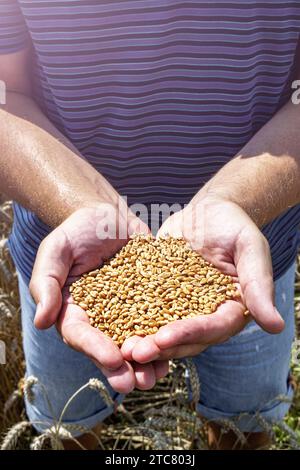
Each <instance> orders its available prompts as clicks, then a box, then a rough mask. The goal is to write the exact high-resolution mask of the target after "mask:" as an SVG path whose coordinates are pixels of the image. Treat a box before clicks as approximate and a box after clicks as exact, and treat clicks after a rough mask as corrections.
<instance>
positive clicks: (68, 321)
mask: <svg viewBox="0 0 300 470" xmlns="http://www.w3.org/2000/svg"><path fill="white" fill-rule="evenodd" d="M57 329H58V331H59V332H60V334H61V335H62V337H63V339H64V341H65V342H66V343H67V344H68V345H69V346H70V347H72V348H73V349H76V351H80V352H82V353H84V354H85V355H87V356H88V357H89V358H90V359H92V360H94V361H97V362H98V363H99V364H101V365H102V366H103V367H104V368H105V369H110V370H117V369H119V368H120V367H121V366H122V365H123V364H124V360H123V357H122V354H121V352H120V350H119V348H118V346H117V345H116V344H115V343H114V342H113V341H112V340H111V338H109V337H108V336H106V335H105V334H104V333H101V332H100V331H99V330H97V329H96V328H94V327H92V326H91V325H90V324H89V321H88V317H87V315H86V313H85V312H84V311H83V310H82V309H81V308H80V307H79V306H78V305H75V304H67V305H64V306H63V308H62V311H61V314H60V315H59V318H58V321H57Z"/></svg>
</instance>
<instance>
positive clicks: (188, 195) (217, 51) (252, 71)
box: [0, 0, 300, 448]
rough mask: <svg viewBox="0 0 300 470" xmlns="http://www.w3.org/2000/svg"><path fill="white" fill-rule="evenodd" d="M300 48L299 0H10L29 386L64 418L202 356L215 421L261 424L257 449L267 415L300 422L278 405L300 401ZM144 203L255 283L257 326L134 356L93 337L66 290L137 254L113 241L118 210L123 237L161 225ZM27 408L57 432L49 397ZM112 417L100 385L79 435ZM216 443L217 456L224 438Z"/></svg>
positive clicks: (13, 152)
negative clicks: (121, 255)
mask: <svg viewBox="0 0 300 470" xmlns="http://www.w3.org/2000/svg"><path fill="white" fill-rule="evenodd" d="M299 34H300V4H299V3H298V2H289V1H288V2H285V3H284V4H282V2H280V1H279V0H275V1H273V2H268V1H250V0H249V1H248V0H247V1H244V2H240V1H238V0H233V1H231V2H223V1H222V2H202V1H195V2H192V3H186V2H176V1H175V0H164V1H161V0H160V1H157V0H150V1H147V2H144V1H142V0H139V1H136V0H135V1H132V0H127V1H124V0H120V1H108V0H107V1H103V2H102V1H99V2H95V1H92V0H90V1H89V0H85V1H83V0H74V1H68V2H67V1H58V0H57V1H56V0H54V1H51V2H47V1H43V0H26V1H25V0H0V54H1V56H0V79H1V80H3V82H5V83H6V87H7V104H6V106H4V107H3V109H2V111H1V126H0V149H1V151H0V159H1V168H2V170H1V176H0V181H1V187H2V188H3V190H4V191H5V192H6V193H7V194H8V196H9V197H11V198H12V199H14V201H16V203H15V204H14V215H15V218H14V227H13V230H12V234H11V238H10V249H11V253H12V255H13V258H14V260H15V263H16V267H17V270H18V273H19V280H20V294H21V303H22V323H23V331H24V350H25V356H26V366H27V374H28V375H34V376H36V377H38V379H39V380H40V382H42V383H43V384H44V385H45V387H46V389H47V391H48V395H49V397H50V399H51V402H52V408H53V413H54V414H55V416H56V417H57V416H59V414H60V411H61V409H62V407H63V405H64V404H65V402H66V400H67V398H68V397H69V396H70V395H71V394H72V393H73V392H74V391H75V390H77V389H78V388H79V387H80V386H81V385H82V384H84V383H85V382H87V380H88V379H89V378H91V377H98V378H101V379H102V380H105V381H106V383H107V385H108V387H109V391H110V393H111V395H112V397H113V399H114V400H115V402H116V403H117V402H119V401H120V400H121V399H122V396H123V394H124V393H128V392H130V391H131V390H132V389H133V388H134V387H137V388H140V389H142V390H146V389H149V388H151V387H153V386H154V384H155V382H156V381H157V380H158V379H159V378H160V377H163V376H164V375H165V374H166V373H167V371H168V360H169V359H171V358H174V357H177V358H184V357H187V356H192V357H193V360H194V363H195V366H196V369H197V371H198V373H199V379H200V381H201V397H200V402H199V403H198V407H197V409H198V411H199V413H200V414H201V415H202V416H204V417H206V418H208V419H210V420H211V419H214V420H218V419H220V418H224V417H226V418H230V419H231V418H234V417H238V416H239V415H240V414H241V413H242V418H241V419H240V420H239V421H238V426H239V427H240V429H241V430H242V431H243V432H245V433H247V437H248V442H249V446H250V447H252V448H255V447H259V446H261V445H264V444H265V443H266V436H265V435H264V433H263V432H262V430H261V428H260V426H259V423H258V422H256V420H255V413H256V411H257V410H259V411H260V413H261V415H262V416H263V417H265V418H266V419H267V420H271V421H272V420H278V419H282V418H283V416H284V415H285V413H286V411H287V409H288V404H287V403H286V402H284V403H283V402H280V401H279V400H278V398H277V397H278V395H282V394H286V395H287V396H288V397H290V396H291V393H292V391H291V387H290V384H289V358H290V349H291V343H292V340H293V336H294V329H293V328H294V327H293V280H294V269H295V257H296V253H297V248H298V245H299V231H298V227H299V222H300V207H299V205H298V204H299V202H300V185H299V176H300V170H299V168H300V143H299V138H298V129H299V124H300V112H299V109H298V108H297V106H295V105H293V103H292V101H291V95H292V82H293V80H294V79H295V78H297V67H296V65H297V63H296V62H297V61H296V57H297V54H296V52H297V46H298V41H299ZM119 195H122V196H123V197H124V196H126V197H127V204H128V207H127V206H126V204H125V203H123V202H122V201H121V199H120V197H119ZM141 203H142V204H145V205H146V206H147V207H148V208H149V207H150V205H151V204H163V203H167V204H170V205H173V204H177V205H178V204H180V207H181V208H182V210H181V211H178V212H176V213H175V214H174V215H172V216H170V217H169V218H168V219H167V220H166V221H165V222H164V223H163V225H162V227H161V228H160V232H159V234H161V233H166V232H167V233H169V234H171V235H174V236H177V235H178V234H180V235H183V236H184V237H185V238H186V239H187V241H190V242H191V243H192V244H193V246H194V247H195V248H196V249H200V250H201V253H203V255H204V256H205V257H206V258H207V259H209V260H210V261H212V262H213V263H214V264H215V265H217V266H218V267H219V268H220V269H222V270H223V271H224V272H227V273H229V274H232V275H233V276H236V277H238V280H239V283H240V287H241V291H242V296H243V302H244V305H245V306H246V308H247V309H248V310H249V311H250V313H251V318H252V319H254V322H251V323H249V324H247V323H248V322H249V317H247V316H246V317H245V316H244V315H243V311H244V308H243V307H242V306H241V305H240V304H238V303H231V304H228V305H227V306H225V307H222V309H220V311H219V312H218V313H216V314H214V315H212V316H209V317H203V318H201V317H199V318H198V319H191V320H186V321H182V322H179V323H178V322H177V323H173V324H172V325H169V326H166V327H164V328H162V329H161V330H160V331H159V332H158V333H157V334H156V335H152V336H149V337H146V338H142V339H141V338H133V339H131V340H130V341H129V340H128V342H126V343H125V344H124V345H123V347H122V349H121V350H119V349H118V348H117V347H116V345H114V344H113V342H112V341H110V339H108V338H107V337H105V336H104V335H102V334H101V333H100V332H99V331H98V330H96V329H93V328H92V327H91V326H90V325H89V324H88V322H87V320H86V316H85V314H84V312H83V311H82V310H81V309H80V308H79V307H76V306H75V305H73V304H72V303H71V301H70V298H69V297H68V296H67V295H65V291H66V289H65V290H64V291H63V292H62V289H63V287H64V286H65V285H66V286H67V285H68V284H69V283H70V282H72V280H73V279H74V278H75V277H76V276H78V275H80V274H82V273H84V272H86V271H88V270H90V269H94V268H95V267H97V266H99V265H100V264H101V263H102V262H103V260H104V259H107V258H109V257H111V256H113V254H114V253H115V252H116V251H117V250H118V249H119V248H120V247H121V246H122V245H123V244H124V243H126V238H124V237H123V238H122V237H120V236H119V237H118V236H117V237H108V238H107V239H103V237H98V236H97V233H99V231H100V232H103V231H105V229H106V223H107V213H108V215H109V214H110V216H111V218H114V217H113V214H114V213H117V214H118V217H117V220H118V227H117V231H118V233H120V232H121V231H124V227H125V232H126V236H127V234H128V235H130V233H131V232H133V231H142V232H145V231H147V230H148V228H147V226H146V223H145V222H147V223H148V222H149V221H145V220H144V221H141V220H139V219H137V217H136V215H135V214H134V212H135V211H134V210H133V207H132V204H141ZM103 207H105V208H107V207H110V208H111V213H110V210H109V209H108V211H107V210H106V209H105V210H104V209H103ZM150 219H151V217H150ZM261 230H262V231H261ZM49 233H50V234H49ZM42 240H43V241H42ZM37 250H38V253H37ZM270 254H271V255H270ZM33 266H34V268H33ZM272 268H273V272H272ZM32 270H33V271H32ZM30 279H31V281H30ZM273 279H274V280H275V303H274V298H273ZM29 281H30V292H31V295H32V297H33V298H31V296H30V293H29ZM278 311H279V312H280V314H281V315H280V314H279V313H278ZM284 322H285V328H284ZM34 325H35V326H34ZM55 325H56V327H57V329H58V331H59V333H58V332H57V330H56V328H55ZM236 333H238V334H236ZM270 333H278V334H277V335H272V334H270ZM60 335H61V336H60ZM65 343H66V344H65ZM218 343H222V344H218ZM208 346H210V347H208ZM71 348H73V349H71ZM74 349H75V350H77V351H79V352H76V351H74ZM82 353H83V354H82ZM26 406H27V413H28V416H29V418H30V419H31V420H32V422H35V423H36V424H35V426H36V428H37V429H38V430H42V429H43V428H44V427H45V426H48V425H49V422H50V423H51V421H52V417H51V413H50V411H49V409H48V406H47V403H46V402H45V399H44V397H43V395H42V392H41V391H40V389H38V388H37V390H36V399H35V402H34V403H33V404H31V403H27V404H26ZM111 412H112V409H109V408H107V407H106V406H105V404H104V403H103V402H102V401H101V399H100V397H99V396H98V395H97V394H96V393H95V392H94V391H92V390H88V391H86V392H85V393H83V394H82V395H80V397H78V399H77V400H76V401H74V403H73V404H72V406H71V407H70V408H69V409H68V411H67V413H66V414H65V416H64V422H66V423H72V424H79V425H84V426H86V427H88V428H92V427H95V426H96V425H97V424H98V423H99V422H101V421H103V419H104V418H105V417H106V416H108V415H109V414H110V413H111ZM37 422H38V423H37ZM39 423H46V424H45V425H43V424H39ZM210 433H211V434H210V439H211V445H212V446H215V445H216V442H217V440H218V439H219V428H218V426H217V425H215V426H212V427H211V430H210ZM78 434H80V433H77V435H78ZM75 435H76V433H75ZM82 439H84V437H82ZM220 445H221V447H223V448H228V447H230V446H231V445H232V443H231V436H229V437H228V439H227V440H226V439H223V440H222V439H221V444H220Z"/></svg>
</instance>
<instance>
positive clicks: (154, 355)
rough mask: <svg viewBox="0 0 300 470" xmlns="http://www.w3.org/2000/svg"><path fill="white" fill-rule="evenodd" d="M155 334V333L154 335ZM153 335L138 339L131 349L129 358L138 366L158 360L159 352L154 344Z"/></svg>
mask: <svg viewBox="0 0 300 470" xmlns="http://www.w3.org/2000/svg"><path fill="white" fill-rule="evenodd" d="M156 334H157V333H156ZM154 338H155V335H149V336H145V337H144V338H140V340H139V341H136V342H135V343H134V344H133V347H132V349H131V358H132V360H134V361H137V362H139V363H140V364H146V363H148V362H152V361H155V360H156V359H160V354H161V350H160V348H159V347H158V345H157V344H156V342H155V340H154Z"/></svg>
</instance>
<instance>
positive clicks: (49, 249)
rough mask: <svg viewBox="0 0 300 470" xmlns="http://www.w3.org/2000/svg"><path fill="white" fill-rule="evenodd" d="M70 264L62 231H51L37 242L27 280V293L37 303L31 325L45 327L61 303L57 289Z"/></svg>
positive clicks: (63, 281)
mask: <svg viewBox="0 0 300 470" xmlns="http://www.w3.org/2000/svg"><path fill="white" fill-rule="evenodd" d="M70 266H71V254H70V252H69V250H68V243H67V242H66V240H65V238H64V236H63V234H61V235H59V236H57V234H56V233H55V231H54V232H52V233H51V234H50V235H49V236H48V237H47V238H46V239H45V240H44V241H43V242H42V243H41V245H40V248H39V250H38V253H37V257H36V261H35V264H34V268H33V273H32V277H31V281H30V285H29V288H30V292H31V295H32V297H33V299H34V301H35V303H36V304H37V310H36V315H35V320H34V324H35V326H36V327H37V328H41V329H43V328H49V327H50V326H51V325H53V324H54V323H55V321H56V318H57V316H58V314H59V311H60V309H61V305H62V294H61V289H62V287H63V285H64V283H65V281H66V278H67V275H68V272H69V269H70Z"/></svg>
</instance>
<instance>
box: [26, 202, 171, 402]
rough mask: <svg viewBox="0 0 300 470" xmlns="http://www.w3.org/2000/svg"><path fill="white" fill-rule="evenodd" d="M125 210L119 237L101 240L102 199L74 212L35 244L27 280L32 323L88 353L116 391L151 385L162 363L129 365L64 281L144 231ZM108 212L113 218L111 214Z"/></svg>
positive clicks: (164, 364) (104, 220) (161, 372)
mask: <svg viewBox="0 0 300 470" xmlns="http://www.w3.org/2000/svg"><path fill="white" fill-rule="evenodd" d="M126 213H127V208H126ZM124 215H125V214H124ZM127 215H128V217H123V218H122V219H121V221H119V224H118V233H121V230H122V233H125V237H124V238H123V239H121V238H120V237H117V236H111V237H110V238H106V239H104V237H103V236H102V235H103V233H105V230H107V226H106V225H107V205H106V204H105V205H104V206H101V205H99V207H97V208H96V207H91V208H82V209H80V210H78V211H76V212H74V213H73V214H72V215H71V216H70V217H68V218H67V219H66V220H65V221H64V222H63V223H62V224H61V225H59V226H58V227H57V228H56V229H55V230H53V232H51V233H50V234H49V235H48V236H47V237H46V238H45V239H44V240H43V242H42V243H41V245H40V248H39V250H38V253H37V257H36V261H35V265H34V269H33V274H32V278H31V282H30V291H31V294H32V296H33V298H34V300H35V302H36V304H37V310H36V316H35V326H36V327H37V328H41V329H44V328H49V327H50V326H52V325H53V324H56V326H57V328H58V331H59V332H60V334H61V335H62V337H63V340H64V342H65V343H67V344H68V345H69V346H71V347H72V348H74V349H76V350H77V351H81V352H83V353H84V354H86V355H87V356H88V357H90V359H91V360H93V362H94V363H95V364H96V365H97V366H98V367H99V368H100V369H101V371H102V372H103V373H104V375H105V376H106V377H107V379H108V381H109V383H110V385H111V386H112V387H113V388H114V389H115V390H116V391H118V392H121V393H128V392H130V391H131V390H132V389H133V388H134V387H138V388H141V389H147V388H151V387H153V385H154V384H155V382H156V380H157V379H159V378H160V377H163V376H164V375H165V374H166V373H167V372H168V362H166V361H158V362H154V363H153V364H147V365H141V364H135V363H132V364H129V362H128V361H126V360H124V358H123V357H122V354H121V352H120V349H119V348H118V346H117V345H116V344H115V343H114V342H113V341H112V340H111V339H110V338H109V337H107V336H106V335H105V334H103V333H101V332H100V331H99V330H97V329H96V328H94V327H92V326H91V325H90V324H89V320H88V316H87V315H86V313H85V312H84V310H82V309H81V308H80V307H79V306H78V305H75V304H74V303H73V300H72V297H71V295H70V294H69V286H70V284H72V282H74V281H75V280H76V279H77V278H78V277H79V276H80V275H82V274H83V273H86V272H87V271H90V270H93V269H95V268H97V267H99V266H100V265H101V264H102V263H103V261H104V260H106V259H109V258H111V257H112V256H113V255H114V254H115V253H116V252H117V251H118V250H119V249H120V248H121V247H122V246H123V245H125V244H126V243H127V241H128V238H127V237H128V235H130V234H131V233H137V232H141V233H148V232H149V229H148V228H147V227H146V226H145V225H144V224H143V223H142V222H141V220H139V219H138V218H136V217H135V216H133V215H132V214H130V213H129V212H128V213H127ZM109 217H110V220H112V223H114V222H115V219H116V217H115V214H110V215H109ZM119 219H120V217H119ZM112 227H113V225H112ZM100 235H101V236H100Z"/></svg>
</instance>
